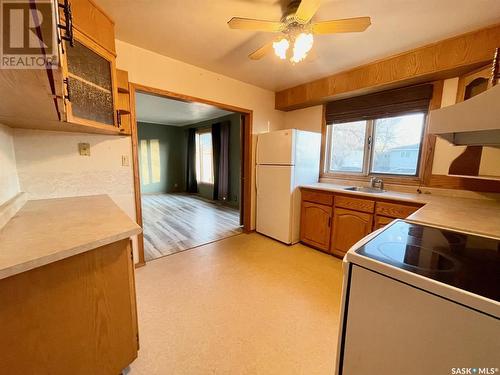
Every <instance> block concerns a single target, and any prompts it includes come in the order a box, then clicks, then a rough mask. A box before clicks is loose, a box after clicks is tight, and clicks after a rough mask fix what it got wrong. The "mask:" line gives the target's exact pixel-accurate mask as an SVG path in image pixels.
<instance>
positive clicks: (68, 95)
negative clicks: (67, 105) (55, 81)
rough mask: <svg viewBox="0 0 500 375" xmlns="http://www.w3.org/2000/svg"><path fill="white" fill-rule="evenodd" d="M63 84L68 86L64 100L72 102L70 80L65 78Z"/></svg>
mask: <svg viewBox="0 0 500 375" xmlns="http://www.w3.org/2000/svg"><path fill="white" fill-rule="evenodd" d="M63 82H64V84H65V85H66V95H64V99H66V100H67V101H68V102H70V101H71V89H70V86H69V78H64V79H63Z"/></svg>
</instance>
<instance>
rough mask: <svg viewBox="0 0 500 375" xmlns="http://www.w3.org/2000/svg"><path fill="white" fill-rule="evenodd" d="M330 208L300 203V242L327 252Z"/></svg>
mask: <svg viewBox="0 0 500 375" xmlns="http://www.w3.org/2000/svg"><path fill="white" fill-rule="evenodd" d="M331 222H332V207H330V206H325V205H322V204H317V203H311V202H304V201H302V212H301V217H300V240H301V241H302V242H303V243H305V244H308V245H311V246H314V247H316V248H318V249H321V250H325V251H329V249H330V228H331Z"/></svg>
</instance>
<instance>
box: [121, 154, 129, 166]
mask: <svg viewBox="0 0 500 375" xmlns="http://www.w3.org/2000/svg"><path fill="white" fill-rule="evenodd" d="M129 164H130V163H129V160H128V155H122V166H123V167H128V166H129Z"/></svg>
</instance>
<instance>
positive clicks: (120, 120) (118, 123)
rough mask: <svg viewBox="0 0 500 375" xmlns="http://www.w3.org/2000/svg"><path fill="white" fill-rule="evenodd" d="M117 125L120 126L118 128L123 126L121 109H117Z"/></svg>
mask: <svg viewBox="0 0 500 375" xmlns="http://www.w3.org/2000/svg"><path fill="white" fill-rule="evenodd" d="M116 125H117V126H118V128H121V126H122V115H121V114H120V110H119V109H117V110H116Z"/></svg>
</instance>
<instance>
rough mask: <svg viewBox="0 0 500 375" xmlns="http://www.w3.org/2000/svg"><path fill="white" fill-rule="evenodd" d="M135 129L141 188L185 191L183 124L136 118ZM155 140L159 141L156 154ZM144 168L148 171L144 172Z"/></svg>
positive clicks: (150, 190) (163, 191)
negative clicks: (157, 162) (145, 120)
mask: <svg viewBox="0 0 500 375" xmlns="http://www.w3.org/2000/svg"><path fill="white" fill-rule="evenodd" d="M137 133H138V139H139V171H140V174H141V192H142V193H145V194H154V193H170V192H179V191H185V190H186V183H185V181H186V176H185V160H186V145H187V143H185V140H184V130H183V128H182V127H178V126H169V125H159V124H149V123H142V122H139V123H138V124H137ZM155 142H158V143H159V150H158V151H159V155H157V154H158V153H157V152H156V147H155V146H154V144H155ZM145 146H146V149H145V150H144V149H143V148H144V147H145ZM158 156H159V165H158V166H156V165H155V160H158ZM144 159H145V160H144ZM144 168H146V169H148V170H149V171H147V172H146V171H145V170H144ZM153 177H155V178H153ZM158 177H159V178H158Z"/></svg>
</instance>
